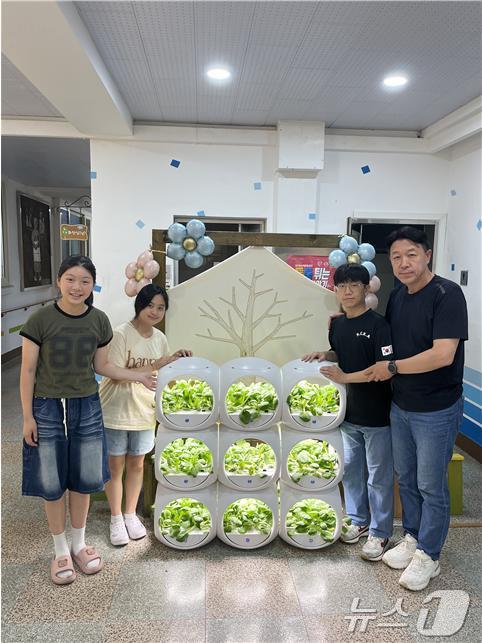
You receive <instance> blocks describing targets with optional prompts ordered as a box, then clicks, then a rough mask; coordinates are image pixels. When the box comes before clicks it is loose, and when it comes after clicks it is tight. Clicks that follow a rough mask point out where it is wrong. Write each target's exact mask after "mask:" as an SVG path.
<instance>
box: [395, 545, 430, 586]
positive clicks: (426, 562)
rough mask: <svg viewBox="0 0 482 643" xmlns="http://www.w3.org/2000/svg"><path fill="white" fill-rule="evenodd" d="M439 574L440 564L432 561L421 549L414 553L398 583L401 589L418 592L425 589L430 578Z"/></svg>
mask: <svg viewBox="0 0 482 643" xmlns="http://www.w3.org/2000/svg"><path fill="white" fill-rule="evenodd" d="M439 574H440V563H439V562H438V560H432V559H431V558H430V556H429V555H428V554H426V553H425V552H424V551H422V550H421V549H417V551H416V552H415V553H414V555H413V558H412V562H411V563H410V565H409V566H408V567H407V569H406V570H405V571H404V572H403V574H402V575H401V576H400V580H399V581H398V582H399V583H400V585H401V586H402V587H406V588H407V589H411V590H412V591H413V592H419V591H420V590H421V589H425V588H426V587H427V585H428V584H429V582H430V579H431V578H435V576H438V575H439Z"/></svg>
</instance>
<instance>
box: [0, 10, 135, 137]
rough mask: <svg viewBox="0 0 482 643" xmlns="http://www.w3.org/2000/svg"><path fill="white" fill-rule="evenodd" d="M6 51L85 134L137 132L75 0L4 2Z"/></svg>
mask: <svg viewBox="0 0 482 643" xmlns="http://www.w3.org/2000/svg"><path fill="white" fill-rule="evenodd" d="M2 51H3V52H4V53H5V55H6V56H7V57H8V58H9V59H10V61H11V62H12V63H13V64H14V65H15V66H16V67H17V68H18V69H19V70H20V71H21V72H22V73H23V74H24V75H25V76H26V77H27V78H28V80H29V81H30V82H31V83H33V85H35V87H37V89H38V90H39V91H40V92H41V93H42V94H43V95H44V96H45V98H47V99H48V100H49V101H50V102H51V103H52V105H53V106H54V107H55V108H56V109H57V110H58V111H59V112H60V113H61V114H62V115H63V116H64V117H65V118H66V119H67V120H68V121H69V122H70V123H71V124H72V125H73V126H74V127H75V128H76V129H78V130H79V132H81V133H82V134H84V135H86V136H93V137H102V136H107V137H111V136H114V137H116V136H129V135H130V134H132V116H131V114H130V112H129V110H128V108H127V106H126V104H125V102H124V99H123V98H122V96H121V94H120V92H119V90H118V88H117V86H116V85H115V83H114V81H113V79H112V77H111V76H110V74H109V72H108V71H107V68H106V67H105V65H104V63H103V61H102V59H101V57H100V55H99V52H98V51H97V49H96V47H95V45H94V43H93V41H92V38H91V37H90V34H89V32H88V31H87V28H86V27H85V25H84V23H83V21H82V19H81V18H80V16H79V14H78V12H77V9H76V8H75V6H74V4H73V3H72V2H4V3H2Z"/></svg>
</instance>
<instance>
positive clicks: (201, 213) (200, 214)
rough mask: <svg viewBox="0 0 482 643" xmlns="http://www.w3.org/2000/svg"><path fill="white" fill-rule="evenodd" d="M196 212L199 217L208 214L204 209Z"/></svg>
mask: <svg viewBox="0 0 482 643" xmlns="http://www.w3.org/2000/svg"><path fill="white" fill-rule="evenodd" d="M196 214H197V215H198V217H205V216H206V213H205V212H204V210H198V211H197V212H196Z"/></svg>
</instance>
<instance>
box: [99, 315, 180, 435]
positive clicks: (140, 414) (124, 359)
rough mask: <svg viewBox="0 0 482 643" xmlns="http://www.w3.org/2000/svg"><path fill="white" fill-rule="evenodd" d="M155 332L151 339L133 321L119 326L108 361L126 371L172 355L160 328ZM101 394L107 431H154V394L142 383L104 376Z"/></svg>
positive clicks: (110, 346) (110, 348)
mask: <svg viewBox="0 0 482 643" xmlns="http://www.w3.org/2000/svg"><path fill="white" fill-rule="evenodd" d="M152 330H153V333H152V336H151V337H142V335H140V334H139V332H138V331H137V330H136V329H135V328H134V326H133V325H132V323H131V322H125V323H124V324H121V325H120V326H118V327H117V328H116V329H115V330H114V337H113V339H112V341H111V343H110V344H109V362H110V363H111V364H115V365H116V366H121V367H123V368H138V367H139V366H147V365H148V364H153V363H154V361H155V360H156V359H159V358H160V357H164V356H165V355H169V346H168V343H167V339H166V336H165V335H164V333H162V332H161V331H160V330H157V328H153V329H152ZM99 394H100V400H101V403H102V413H103V416H104V426H105V427H107V428H108V429H121V430H127V431H141V430H145V429H154V428H155V426H156V409H155V401H154V392H153V391H149V390H148V389H147V388H146V387H145V386H144V385H143V384H140V383H139V382H125V381H122V382H121V381H117V380H116V381H114V380H111V379H110V378H108V377H105V378H104V379H103V380H102V382H101V383H100V386H99Z"/></svg>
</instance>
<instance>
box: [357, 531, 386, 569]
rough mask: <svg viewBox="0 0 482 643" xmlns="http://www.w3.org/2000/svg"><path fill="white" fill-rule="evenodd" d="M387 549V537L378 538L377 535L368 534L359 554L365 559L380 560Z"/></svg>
mask: <svg viewBox="0 0 482 643" xmlns="http://www.w3.org/2000/svg"><path fill="white" fill-rule="evenodd" d="M387 549H388V538H379V537H378V536H372V535H371V534H370V535H369V536H368V538H367V541H366V543H365V544H364V545H363V548H362V551H361V554H360V556H361V557H362V558H363V559H365V560H371V561H374V562H375V561H377V560H381V559H382V556H383V554H384V553H385V552H386V551H387Z"/></svg>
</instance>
